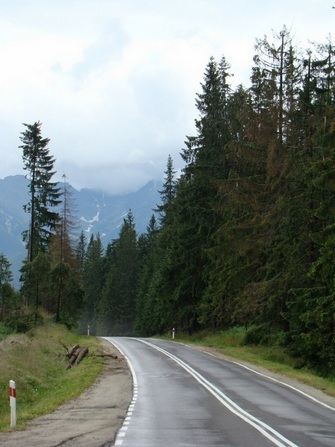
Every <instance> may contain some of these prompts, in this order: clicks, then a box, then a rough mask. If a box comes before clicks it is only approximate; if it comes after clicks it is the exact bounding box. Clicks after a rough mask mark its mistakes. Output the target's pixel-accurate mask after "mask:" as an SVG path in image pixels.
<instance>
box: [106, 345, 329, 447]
mask: <svg viewBox="0 0 335 447" xmlns="http://www.w3.org/2000/svg"><path fill="white" fill-rule="evenodd" d="M106 340H108V341H110V342H111V343H112V344H114V345H115V346H116V347H117V348H118V349H119V350H120V351H121V352H122V353H123V354H124V355H125V356H126V358H127V360H128V363H129V365H130V368H131V370H132V374H133V381H134V389H133V399H132V402H131V405H130V406H129V409H128V413H127V417H126V419H125V421H124V424H123V426H122V428H121V429H120V431H119V432H118V435H117V438H116V441H115V445H122V447H173V446H176V447H177V446H178V447H197V446H206V447H212V446H213V447H214V446H220V447H270V446H272V447H273V446H277V447H296V446H299V447H315V446H328V447H330V446H331V447H334V446H335V409H334V408H333V407H332V406H331V405H327V404H324V403H322V402H320V401H317V400H316V399H314V398H311V397H309V396H308V395H306V394H305V393H303V392H301V391H299V390H298V389H296V388H294V387H292V386H290V385H286V384H284V383H282V382H280V381H278V380H276V379H273V378H271V377H268V376H266V375H264V374H260V373H259V372H257V371H254V370H252V369H250V368H248V367H245V366H243V365H241V364H238V363H236V362H232V361H227V360H224V359H222V358H219V357H216V356H214V355H212V354H210V353H208V352H204V351H199V350H197V349H195V348H192V347H190V346H186V345H183V344H181V343H175V342H173V341H164V340H158V339H134V338H117V337H115V338H108V337H107V338H106Z"/></svg>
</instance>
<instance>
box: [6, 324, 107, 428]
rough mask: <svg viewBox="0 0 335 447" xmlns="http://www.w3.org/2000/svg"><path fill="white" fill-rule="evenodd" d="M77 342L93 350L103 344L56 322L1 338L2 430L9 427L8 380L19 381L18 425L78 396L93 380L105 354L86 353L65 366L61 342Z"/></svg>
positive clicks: (65, 343) (17, 392) (71, 344)
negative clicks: (75, 364)
mask: <svg viewBox="0 0 335 447" xmlns="http://www.w3.org/2000/svg"><path fill="white" fill-rule="evenodd" d="M76 343H78V344H79V345H80V346H87V347H88V348H89V351H90V352H97V350H98V348H99V345H100V342H99V339H97V338H95V337H86V336H79V335H77V334H75V333H73V332H71V331H68V330H67V329H66V328H65V327H64V326H62V325H56V324H53V323H48V324H47V325H45V326H41V327H38V328H36V329H34V330H32V331H30V332H29V333H27V334H20V335H9V336H7V337H6V338H4V339H3V340H2V341H0V431H5V430H9V428H10V427H9V426H10V407H9V380H14V381H15V384H16V407H17V428H23V427H24V426H25V425H26V423H27V421H29V420H30V419H32V418H34V417H37V416H40V415H42V414H46V413H50V412H51V411H53V410H54V409H55V408H57V407H58V406H59V405H61V404H62V403H64V402H66V401H68V400H70V399H73V398H75V397H77V396H78V395H80V394H81V393H82V392H83V391H84V390H85V389H87V388H88V387H89V386H90V385H91V384H92V383H93V382H94V380H95V379H96V377H97V376H98V374H99V373H100V372H101V370H102V368H103V366H104V360H103V358H99V357H86V358H84V360H83V361H82V362H81V363H80V364H79V366H78V367H75V368H71V369H69V370H67V369H66V367H67V358H66V350H65V348H64V347H63V346H62V344H64V345H65V346H67V347H68V348H70V347H71V346H73V345H74V344H76Z"/></svg>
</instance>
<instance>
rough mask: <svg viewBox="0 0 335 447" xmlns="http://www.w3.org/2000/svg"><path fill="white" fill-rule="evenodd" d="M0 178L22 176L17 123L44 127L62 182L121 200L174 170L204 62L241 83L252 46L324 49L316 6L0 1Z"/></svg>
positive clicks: (190, 124) (330, 16) (327, 17)
mask: <svg viewBox="0 0 335 447" xmlns="http://www.w3.org/2000/svg"><path fill="white" fill-rule="evenodd" d="M0 6H1V10H2V14H1V17H0V58H1V59H0V60H1V61H2V68H1V72H0V95H1V98H2V99H1V107H0V126H1V129H2V131H1V140H0V154H1V160H2V163H1V164H0V177H4V176H6V175H11V174H16V173H21V172H22V159H21V152H20V150H19V149H18V146H19V144H20V140H19V136H20V132H21V131H22V130H23V126H22V124H21V123H22V122H27V123H33V122H35V121H37V120H40V121H41V122H42V123H43V126H42V132H43V135H44V136H47V137H49V138H50V139H51V142H50V151H51V153H52V154H53V155H54V156H55V158H56V160H57V163H56V169H57V170H58V171H59V175H60V176H61V174H62V173H63V172H66V174H67V177H68V180H69V182H70V183H74V185H75V186H76V187H100V188H105V189H108V190H109V191H114V192H122V191H126V190H130V189H132V188H136V187H139V186H141V184H143V182H146V181H147V180H150V179H151V178H154V177H161V176H162V175H163V172H164V170H165V167H166V161H167V157H168V155H169V154H171V155H172V157H173V158H174V161H175V165H176V168H177V169H180V167H181V161H180V157H179V151H180V149H181V148H182V147H183V146H184V140H185V135H189V134H191V133H193V132H194V119H195V118H197V110H196V108H195V96H196V93H197V92H199V91H200V83H201V82H202V80H203V72H204V69H205V66H206V64H207V62H208V60H209V58H210V56H214V57H215V58H216V59H220V58H221V56H222V55H224V56H225V57H226V59H227V60H228V62H230V64H231V67H232V68H231V71H232V73H234V74H235V76H234V78H233V82H234V83H235V84H237V83H240V82H246V83H247V82H248V79H249V75H250V72H251V66H252V56H253V46H254V42H255V38H256V37H263V35H264V34H267V35H268V36H271V30H272V29H275V30H276V31H280V29H281V28H282V26H283V25H284V24H286V25H287V26H288V27H289V28H290V27H292V31H293V34H295V35H296V36H297V39H298V41H301V42H303V44H304V45H305V42H307V39H308V38H310V39H311V40H318V41H325V38H326V36H327V35H328V32H329V31H331V29H332V26H333V21H334V18H335V11H333V10H332V9H331V6H332V4H331V2H330V1H329V2H324V4H322V5H320V2H319V0H305V1H302V0H297V1H294V0H293V1H290V2H289V1H284V0H283V1H282V2H274V1H265V0H262V1H259V2H250V1H248V0H240V1H237V2H223V1H222V0H169V1H163V0H142V1H141V2H138V1H137V0H124V1H122V2H121V1H118V0H94V1H93V0H58V1H57V2H53V1H49V0H31V1H29V2H26V1H24V0H11V1H10V2H8V1H5V0H0Z"/></svg>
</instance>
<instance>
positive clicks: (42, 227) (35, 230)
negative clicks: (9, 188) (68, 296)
mask: <svg viewBox="0 0 335 447" xmlns="http://www.w3.org/2000/svg"><path fill="white" fill-rule="evenodd" d="M24 126H25V127H26V130H25V131H24V132H22V133H21V135H22V136H21V141H22V143H23V144H22V146H20V148H21V149H22V151H23V162H24V169H25V170H26V171H28V174H27V178H28V179H29V185H28V187H29V195H30V201H29V203H28V204H27V205H25V206H24V210H25V211H26V212H27V213H29V214H30V228H29V230H27V231H26V232H24V235H23V236H24V241H25V242H26V243H27V248H28V261H29V262H32V261H33V260H34V258H35V257H36V256H37V254H38V252H39V251H46V250H47V247H48V244H49V242H50V237H51V235H52V233H53V231H54V230H55V228H56V224H57V221H58V218H59V216H58V214H57V213H56V212H54V211H52V208H53V207H55V206H57V205H59V204H60V203H61V201H60V200H59V197H60V195H61V194H60V192H59V188H58V187H57V183H53V182H52V181H51V179H52V177H53V175H54V174H55V172H54V171H53V166H54V162H55V159H54V158H53V156H52V155H50V154H49V149H48V147H47V146H48V144H49V141H50V140H49V138H42V135H41V123H40V122H36V123H34V124H24Z"/></svg>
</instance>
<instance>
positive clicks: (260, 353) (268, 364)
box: [169, 328, 335, 397]
mask: <svg viewBox="0 0 335 447" xmlns="http://www.w3.org/2000/svg"><path fill="white" fill-rule="evenodd" d="M244 337H245V329H243V328H232V329H229V330H227V331H223V332H219V333H215V334H210V333H208V332H201V333H196V334H194V335H192V336H189V335H185V334H176V338H175V341H182V342H187V343H193V344H196V345H201V346H205V347H210V348H213V349H214V350H215V351H217V352H218V353H220V354H223V355H225V356H227V357H230V358H232V359H235V360H240V361H243V362H247V363H251V364H253V365H256V366H258V367H262V368H265V369H267V370H268V371H272V372H274V373H277V374H281V375H283V376H285V377H287V378H289V379H292V380H297V381H299V382H301V383H304V384H305V385H308V386H311V387H313V388H316V389H318V390H321V391H323V392H324V393H325V394H328V395H329V396H332V397H335V379H334V378H332V379H331V378H329V379H328V378H323V377H320V376H318V375H317V374H316V373H315V372H314V371H311V370H309V369H308V368H298V367H297V366H296V365H297V361H296V360H295V359H293V358H292V357H290V356H289V355H287V354H286V353H285V351H284V349H283V348H282V347H280V346H263V345H248V346H245V345H244V343H243V341H244ZM169 338H171V336H170V337H169Z"/></svg>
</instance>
